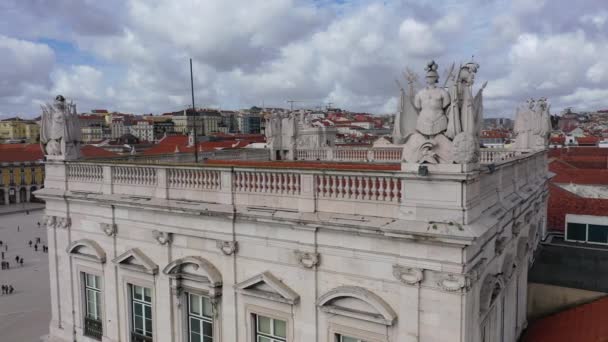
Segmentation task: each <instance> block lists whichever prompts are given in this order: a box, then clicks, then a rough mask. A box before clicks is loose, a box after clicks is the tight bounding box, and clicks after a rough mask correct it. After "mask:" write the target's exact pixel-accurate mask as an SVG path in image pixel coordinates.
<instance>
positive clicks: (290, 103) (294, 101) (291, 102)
mask: <svg viewBox="0 0 608 342" xmlns="http://www.w3.org/2000/svg"><path fill="white" fill-rule="evenodd" d="M285 102H287V103H289V105H290V110H291V111H293V104H294V103H296V102H306V101H303V100H287V101H285Z"/></svg>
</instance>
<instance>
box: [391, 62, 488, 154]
mask: <svg viewBox="0 0 608 342" xmlns="http://www.w3.org/2000/svg"><path fill="white" fill-rule="evenodd" d="M478 68H479V65H478V64H477V63H474V62H471V63H467V64H465V65H463V66H461V67H460V68H459V70H458V73H457V74H454V73H453V72H454V65H452V68H451V70H449V72H448V77H447V79H446V82H445V83H444V84H443V86H442V87H438V85H437V83H438V82H439V74H438V72H437V69H438V65H437V63H435V61H430V62H429V63H428V64H427V66H426V68H425V70H426V77H425V79H426V83H427V85H426V87H424V88H423V89H421V90H420V91H419V92H418V93H417V94H416V95H415V96H412V95H411V94H412V92H413V85H412V84H413V80H415V77H413V76H412V73H411V72H410V74H409V76H408V77H407V78H408V81H409V83H410V88H409V90H410V94H409V96H407V95H406V94H405V91H404V90H403V89H401V108H400V113H399V115H398V117H397V118H396V120H395V130H394V132H393V138H394V140H395V142H396V143H399V142H405V144H404V147H403V159H404V161H406V162H411V163H421V164H422V163H430V164H444V163H445V164H450V163H458V164H467V163H475V162H477V161H478V158H479V131H480V129H481V122H482V120H483V106H482V91H483V88H484V87H485V84H484V85H483V86H482V88H481V89H480V90H479V91H478V93H477V95H475V96H473V92H472V86H473V83H474V80H475V74H476V72H477V70H478ZM448 82H449V84H448ZM414 118H416V119H414ZM414 120H415V121H414ZM413 122H415V125H416V127H415V129H413V128H412V127H407V125H406V123H410V126H411V123H413Z"/></svg>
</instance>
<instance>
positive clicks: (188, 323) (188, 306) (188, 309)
mask: <svg viewBox="0 0 608 342" xmlns="http://www.w3.org/2000/svg"><path fill="white" fill-rule="evenodd" d="M184 296H185V301H186V312H185V316H186V317H185V318H186V322H185V323H186V324H185V325H186V334H187V337H186V341H188V342H192V321H191V320H192V319H195V320H197V321H198V323H199V333H198V335H200V336H201V342H204V341H205V337H211V341H212V342H213V341H216V335H217V333H216V332H215V329H216V322H215V316H216V312H215V310H216V308H214V307H213V306H214V304H213V302H212V298H211V297H210V296H208V295H205V294H201V293H197V292H195V291H188V290H186V291H184ZM191 296H196V297H199V299H200V314H196V313H192V310H191V303H192V302H191V298H192V297H191ZM205 299H206V300H207V301H208V302H209V305H210V306H211V316H206V315H205V314H204V311H205V310H204V309H203V305H204V303H205ZM205 323H209V324H211V336H209V335H205V334H204V324H205Z"/></svg>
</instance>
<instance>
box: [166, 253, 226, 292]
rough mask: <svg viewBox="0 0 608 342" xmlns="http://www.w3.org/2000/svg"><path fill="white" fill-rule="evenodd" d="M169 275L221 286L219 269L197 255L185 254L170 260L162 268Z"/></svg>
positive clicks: (212, 285)
mask: <svg viewBox="0 0 608 342" xmlns="http://www.w3.org/2000/svg"><path fill="white" fill-rule="evenodd" d="M163 273H164V274H166V275H168V276H169V277H174V278H180V279H188V280H194V281H198V282H204V283H209V286H211V287H219V286H222V275H221V274H220V271H218V269H217V268H216V267H215V266H213V264H211V263H210V262H209V261H207V260H206V259H203V258H202V257H199V256H187V257H184V258H180V259H177V260H175V261H173V262H171V263H170V264H169V265H167V266H166V267H165V268H164V269H163Z"/></svg>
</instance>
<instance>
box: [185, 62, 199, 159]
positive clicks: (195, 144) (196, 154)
mask: <svg viewBox="0 0 608 342" xmlns="http://www.w3.org/2000/svg"><path fill="white" fill-rule="evenodd" d="M190 90H191V91H192V112H193V113H192V115H193V117H192V122H193V123H194V124H193V126H194V129H193V131H192V134H193V135H194V162H195V163H197V164H198V143H197V136H196V135H197V134H196V107H194V76H193V75H192V58H190ZM186 120H188V117H186Z"/></svg>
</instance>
